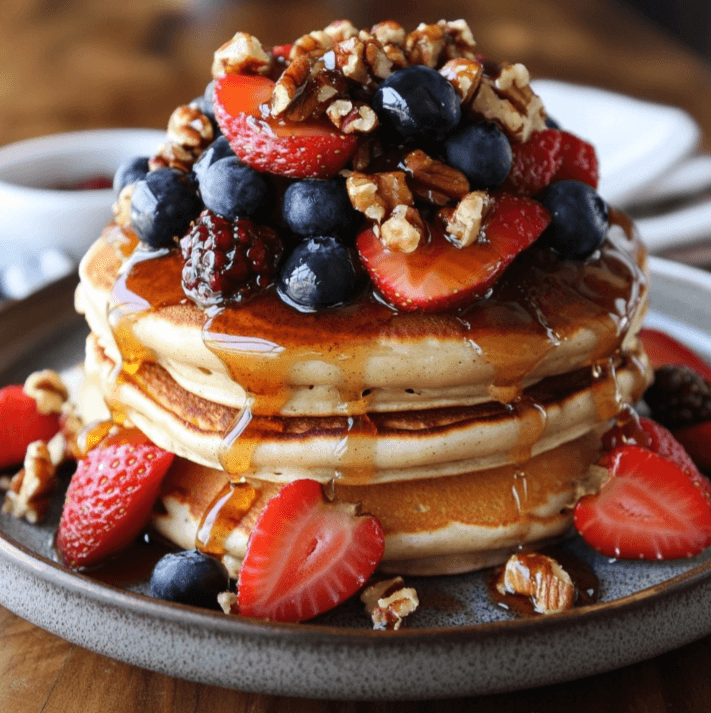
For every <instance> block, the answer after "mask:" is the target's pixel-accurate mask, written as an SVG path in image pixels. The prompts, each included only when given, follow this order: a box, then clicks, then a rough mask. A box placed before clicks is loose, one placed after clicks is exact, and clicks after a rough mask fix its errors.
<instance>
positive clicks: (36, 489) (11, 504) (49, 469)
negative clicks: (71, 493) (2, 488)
mask: <svg viewBox="0 0 711 713" xmlns="http://www.w3.org/2000/svg"><path fill="white" fill-rule="evenodd" d="M56 472H57V469H56V467H55V466H54V464H53V463H52V459H51V457H50V455H49V451H48V450H47V445H46V444H45V443H44V442H43V441H34V443H30V445H29V446H28V447H27V453H26V455H25V462H24V464H23V468H22V470H21V471H20V472H19V473H18V474H17V475H16V476H14V477H13V479H12V480H11V481H10V489H9V490H8V491H7V493H6V494H5V501H4V502H3V506H2V511H3V512H4V513H9V514H11V515H13V516H14V517H18V518H20V517H24V518H25V519H26V520H27V521H28V522H32V523H37V522H40V521H41V520H42V518H43V517H44V516H45V515H46V514H47V510H48V509H49V505H50V501H51V498H52V493H53V492H54V491H55V489H56V487H57V477H56Z"/></svg>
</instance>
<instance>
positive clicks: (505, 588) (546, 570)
mask: <svg viewBox="0 0 711 713" xmlns="http://www.w3.org/2000/svg"><path fill="white" fill-rule="evenodd" d="M497 589H498V590H499V591H500V592H501V593H502V594H506V593H508V594H521V595H523V596H528V597H531V599H532V601H533V605H534V607H535V609H536V611H537V612H539V613H541V614H552V613H554V612H559V611H563V610H564V609H571V608H572V606H573V604H574V601H575V586H574V585H573V582H572V580H571V579H570V575H569V574H568V573H567V572H566V571H565V570H564V569H563V568H562V567H561V566H560V564H559V563H558V562H557V561H556V560H554V559H553V558H552V557H547V556H546V555H543V554H541V553H540V552H527V553H518V554H515V555H511V557H509V559H508V561H507V562H506V567H505V569H504V576H503V580H502V581H501V582H499V583H498V584H497Z"/></svg>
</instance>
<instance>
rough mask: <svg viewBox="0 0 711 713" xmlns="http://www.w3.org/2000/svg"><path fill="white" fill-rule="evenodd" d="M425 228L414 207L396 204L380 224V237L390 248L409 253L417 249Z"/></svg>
mask: <svg viewBox="0 0 711 713" xmlns="http://www.w3.org/2000/svg"><path fill="white" fill-rule="evenodd" d="M425 230H426V229H425V223H424V221H423V220H422V216H421V215H420V213H419V211H418V210H417V209H416V208H413V207H412V206H409V205H396V206H395V207H394V208H393V210H392V212H391V213H390V217H389V218H388V219H387V220H385V221H383V224H382V225H381V226H380V239H381V240H382V241H383V245H385V246H386V247H387V248H389V249H390V250H395V251H396V252H401V253H411V252H414V251H415V250H417V246H418V245H419V244H420V240H422V238H423V236H424V235H425Z"/></svg>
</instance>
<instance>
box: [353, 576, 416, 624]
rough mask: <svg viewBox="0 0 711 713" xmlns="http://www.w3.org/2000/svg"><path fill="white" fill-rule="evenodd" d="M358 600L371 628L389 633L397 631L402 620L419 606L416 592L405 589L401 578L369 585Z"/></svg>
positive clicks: (410, 588) (411, 589)
mask: <svg viewBox="0 0 711 713" xmlns="http://www.w3.org/2000/svg"><path fill="white" fill-rule="evenodd" d="M360 599H361V601H362V602H363V604H365V611H366V612H367V613H368V615H369V616H370V618H371V619H372V620H373V628H374V629H378V630H389V631H394V630H397V629H399V628H400V626H401V625H402V620H403V619H404V618H405V617H406V616H408V615H409V614H412V612H414V611H415V610H416V609H417V607H418V606H419V604H420V601H419V599H418V597H417V592H416V591H415V590H414V589H413V588H412V587H406V586H405V582H404V581H403V578H402V577H394V578H393V579H387V580H385V581H383V582H376V583H375V584H371V585H370V586H369V587H366V588H365V589H364V590H363V593H362V594H361V595H360Z"/></svg>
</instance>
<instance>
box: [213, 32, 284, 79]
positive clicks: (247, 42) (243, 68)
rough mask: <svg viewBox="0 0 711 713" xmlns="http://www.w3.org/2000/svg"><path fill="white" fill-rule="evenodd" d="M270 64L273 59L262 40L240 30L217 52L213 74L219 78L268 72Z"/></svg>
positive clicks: (215, 77)
mask: <svg viewBox="0 0 711 713" xmlns="http://www.w3.org/2000/svg"><path fill="white" fill-rule="evenodd" d="M270 65H271V59H270V58H269V56H268V55H267V53H266V52H265V51H264V50H263V49H262V45H261V43H260V41H259V40H258V39H257V38H256V37H254V36H253V35H250V34H249V33H247V32H238V33H237V34H236V35H235V36H234V37H232V39H231V40H228V41H227V42H225V44H223V45H222V46H221V47H220V48H219V49H217V51H216V52H215V54H214V58H213V61H212V76H213V78H214V79H218V78H219V77H224V76H225V75H226V74H236V73H244V74H266V73H267V72H269V69H270Z"/></svg>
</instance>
